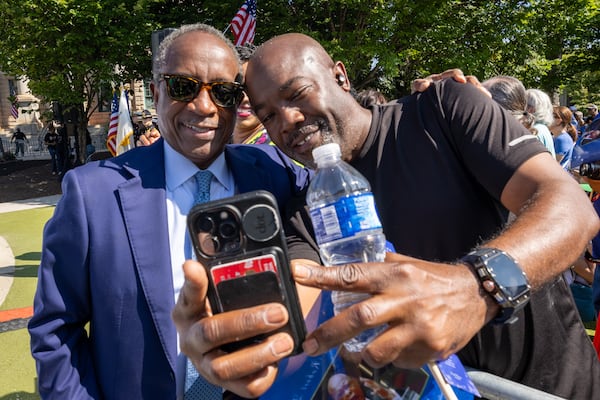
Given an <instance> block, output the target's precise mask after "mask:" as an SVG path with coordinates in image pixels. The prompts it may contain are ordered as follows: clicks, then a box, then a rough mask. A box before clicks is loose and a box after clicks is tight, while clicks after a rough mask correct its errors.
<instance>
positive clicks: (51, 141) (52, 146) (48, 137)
mask: <svg viewBox="0 0 600 400" xmlns="http://www.w3.org/2000/svg"><path fill="white" fill-rule="evenodd" d="M57 143H58V133H56V125H55V123H54V121H50V123H48V132H46V134H45V135H44V144H45V145H46V147H47V148H48V153H50V159H51V160H52V175H56V174H58V162H57V160H56V144H57Z"/></svg>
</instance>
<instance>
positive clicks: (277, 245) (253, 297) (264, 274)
mask: <svg viewBox="0 0 600 400" xmlns="http://www.w3.org/2000/svg"><path fill="white" fill-rule="evenodd" d="M187 224H188V230H189V232H190V235H191V240H192V244H193V247H194V251H195V254H196V258H197V259H198V261H200V262H202V263H203V264H204V266H205V267H206V269H207V274H208V278H209V281H210V285H209V288H208V299H209V301H210V306H211V308H212V311H213V313H215V314H217V313H222V312H225V311H231V310H236V309H240V308H247V307H252V306H256V305H260V304H265V303H272V302H276V303H281V304H283V305H284V306H285V307H286V308H287V310H288V314H289V321H288V323H287V325H286V326H284V327H283V328H281V329H280V330H279V331H283V332H287V333H289V334H290V335H291V336H292V338H293V339H294V344H295V346H294V352H293V353H292V354H298V353H300V352H301V351H302V348H301V343H302V341H303V340H304V337H305V336H306V326H305V324H304V318H303V316H302V310H301V308H300V303H299V301H298V293H297V292H296V285H295V283H294V281H293V279H292V274H291V272H290V269H289V265H290V264H289V259H288V252H287V246H286V241H285V235H284V232H283V228H282V224H281V218H280V215H279V210H278V207H277V202H276V200H275V198H274V197H273V195H272V194H271V193H269V192H267V191H264V190H259V191H254V192H248V193H243V194H239V195H235V196H232V197H228V198H225V199H221V200H215V201H210V202H207V203H202V204H198V205H196V206H194V207H193V208H192V210H191V211H190V213H189V214H188V218H187ZM264 339H265V335H258V336H255V337H253V338H250V339H246V340H241V341H238V342H234V343H230V344H227V345H225V346H223V347H222V348H223V349H224V350H225V351H235V350H237V349H240V348H242V347H246V346H248V345H251V344H254V343H259V342H261V341H263V340H264Z"/></svg>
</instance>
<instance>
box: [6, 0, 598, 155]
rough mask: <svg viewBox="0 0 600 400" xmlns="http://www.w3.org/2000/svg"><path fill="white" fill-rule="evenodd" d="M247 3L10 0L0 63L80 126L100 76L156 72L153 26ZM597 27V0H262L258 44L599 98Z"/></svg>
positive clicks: (374, 75) (394, 78)
mask: <svg viewBox="0 0 600 400" xmlns="http://www.w3.org/2000/svg"><path fill="white" fill-rule="evenodd" d="M38 3H39V4H38ZM242 3H243V0H237V1H234V2H223V1H222V0H129V1H117V0H46V1H43V2H38V1H35V0H20V1H17V0H5V1H4V2H2V3H1V4H0V27H1V28H3V32H4V36H3V37H0V70H3V71H4V72H7V73H9V74H13V75H22V76H27V77H28V78H29V79H30V87H31V88H32V89H33V91H34V92H35V93H36V94H37V95H41V96H43V97H44V98H45V99H47V100H51V101H59V102H61V103H62V104H64V105H66V106H68V107H71V108H74V109H77V113H78V114H79V115H81V118H80V119H79V122H80V126H81V129H80V132H79V134H80V135H82V134H84V132H85V129H83V128H84V126H85V125H84V124H87V120H88V118H89V115H90V114H91V113H92V112H93V111H94V107H95V105H96V104H97V103H96V102H95V101H93V99H95V98H96V97H97V95H98V91H99V88H100V87H101V86H102V85H106V84H107V83H111V82H117V83H118V82H126V81H129V80H130V79H132V78H142V77H150V72H151V65H150V61H151V54H150V38H151V32H152V31H153V30H159V29H164V28H171V27H177V26H180V25H181V24H185V23H195V22H204V23H207V24H210V25H213V26H214V27H216V28H217V29H220V30H222V31H227V28H228V24H229V23H230V21H231V19H232V18H233V16H234V14H235V13H236V11H237V9H238V8H239V7H240V6H241V5H242ZM599 30H600V1H599V0H530V1H523V0H492V1H489V0H446V1H442V0H421V1H419V2H415V1H409V0H327V1H325V0H287V1H280V0H258V10H257V30H256V38H255V43H256V44H260V43H262V42H263V41H265V40H267V39H268V38H270V37H272V36H274V35H278V34H281V33H286V32H302V33H306V34H308V35H310V36H312V37H314V38H315V39H317V40H318V41H319V42H321V43H322V44H323V46H324V47H325V49H326V50H327V51H328V52H329V53H330V54H331V55H332V57H333V58H334V59H336V60H342V61H344V63H345V65H346V67H347V70H348V74H349V76H350V78H351V81H352V83H353V86H354V87H355V88H356V89H362V88H367V87H372V88H376V89H378V90H380V91H382V92H383V93H384V94H385V95H386V96H387V97H388V98H391V97H397V96H401V95H404V94H408V93H409V91H410V83H411V81H412V80H414V79H415V78H419V77H423V76H426V75H429V74H431V73H435V72H441V71H444V70H445V69H448V68H461V69H462V70H463V71H464V72H465V73H467V74H473V75H476V76H477V77H479V78H480V79H481V80H483V79H486V78H488V77H491V76H494V75H499V74H505V75H513V76H516V77H518V78H519V79H521V80H522V81H523V82H524V83H525V84H526V85H527V86H530V87H539V88H541V89H544V90H545V91H547V92H548V93H554V92H558V91H562V90H565V89H566V90H568V91H569V93H571V101H573V102H575V103H578V104H584V103H587V102H592V101H594V102H600V94H599V93H598V90H597V87H598V84H599V83H600V72H598V65H600V39H599V38H600V32H599ZM226 35H227V36H229V37H232V34H231V32H226ZM116 66H118V67H119V69H117V70H115V67H116ZM82 142H83V143H84V141H83V140H80V141H79V143H80V146H83V145H84V144H83V143H82ZM81 153H82V154H83V152H81Z"/></svg>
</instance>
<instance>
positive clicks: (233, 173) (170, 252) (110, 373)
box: [28, 24, 318, 400]
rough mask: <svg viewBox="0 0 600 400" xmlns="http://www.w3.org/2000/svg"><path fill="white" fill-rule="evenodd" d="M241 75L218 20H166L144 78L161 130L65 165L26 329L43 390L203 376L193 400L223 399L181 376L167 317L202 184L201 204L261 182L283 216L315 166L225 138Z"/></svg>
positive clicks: (276, 314)
mask: <svg viewBox="0 0 600 400" xmlns="http://www.w3.org/2000/svg"><path fill="white" fill-rule="evenodd" d="M240 72H241V71H240V63H239V59H238V56H237V53H236V51H235V48H234V46H233V44H232V43H231V42H230V41H229V39H227V38H226V37H225V36H224V35H223V34H222V33H221V32H220V31H219V30H217V29H215V28H213V27H210V26H208V25H204V24H195V25H185V26H182V27H181V28H179V29H177V30H175V31H174V32H173V33H171V34H170V35H169V36H167V37H166V38H165V39H163V41H162V42H161V44H160V47H159V51H158V54H157V56H156V58H155V60H154V65H153V80H152V82H151V84H150V90H151V91H152V95H153V100H154V104H155V105H156V110H157V113H158V115H159V116H160V119H159V127H160V132H161V135H162V136H161V139H159V140H158V141H157V142H155V143H154V144H153V145H151V146H142V147H138V148H134V149H132V150H129V151H127V152H125V153H124V154H122V155H120V156H118V157H114V158H110V159H106V160H103V161H101V162H89V163H86V164H85V165H82V166H80V167H78V168H75V169H73V170H71V171H69V172H68V173H67V174H66V175H65V177H64V180H63V182H62V189H63V190H62V193H63V195H62V198H61V200H60V201H59V203H58V204H57V206H56V209H55V212H54V215H53V216H52V218H51V219H50V220H49V222H48V223H47V225H46V227H45V229H44V240H43V248H42V256H41V265H40V267H39V272H38V273H39V275H38V286H37V290H36V293H35V298H34V314H33V317H32V318H31V320H30V321H29V325H28V329H29V332H30V335H31V351H32V355H33V357H34V359H35V360H36V367H37V373H38V377H39V378H38V379H39V380H38V382H39V393H40V395H41V397H42V398H43V399H78V400H82V399H107V400H110V399H146V400H147V399H151V400H152V399H156V400H164V399H176V398H177V399H183V398H184V397H183V396H184V391H185V390H186V389H187V386H188V383H189V384H190V387H191V388H192V389H193V388H195V387H196V385H203V387H204V389H202V390H200V393H199V397H196V398H198V399H202V400H212V399H214V398H215V397H211V396H212V395H214V396H216V398H218V399H221V398H222V396H223V393H222V389H221V388H219V387H214V386H212V385H210V384H208V382H206V381H201V380H199V381H197V382H196V383H194V384H191V382H187V381H188V380H187V379H186V378H188V377H191V376H192V375H193V371H194V368H193V366H192V365H191V364H189V367H190V370H189V371H190V374H187V373H186V366H188V363H187V361H186V358H185V357H184V356H183V355H182V354H180V352H179V347H178V340H179V339H178V337H177V331H176V329H175V325H174V323H173V320H172V319H171V312H172V309H173V306H174V304H175V299H176V298H177V296H178V293H179V291H180V289H181V286H182V284H183V271H182V264H183V262H184V260H185V259H189V258H191V256H192V247H191V243H190V241H189V237H188V232H187V229H186V215H187V213H188V211H189V210H190V209H191V207H192V206H193V204H194V203H195V198H196V197H197V195H198V193H199V192H200V191H201V188H202V187H203V186H204V194H206V195H207V197H208V199H209V200H214V199H221V198H225V197H228V196H230V195H233V194H236V193H244V192H249V191H254V190H258V189H263V190H267V191H270V192H271V193H273V195H274V196H275V197H276V199H277V201H278V205H279V207H280V210H281V211H282V213H283V212H285V210H286V205H287V203H288V202H293V200H294V199H295V198H299V199H302V200H303V198H304V190H305V189H306V188H307V185H308V177H309V175H310V174H309V171H308V170H306V169H304V168H301V167H299V166H298V165H296V164H294V163H292V162H291V161H290V160H289V158H288V157H286V156H285V155H284V154H283V153H282V152H281V151H279V150H278V149H277V148H276V147H275V146H268V145H263V146H259V145H257V146H239V145H227V143H228V142H229V139H230V137H231V133H232V132H233V127H234V125H235V110H236V108H237V105H238V103H239V102H240V101H241V95H242V85H241V73H240ZM205 184H208V187H206V186H205ZM284 221H285V219H284ZM290 238H291V236H290ZM288 248H289V252H290V257H292V258H309V259H313V260H318V255H317V253H316V251H315V250H314V249H313V248H312V247H310V246H307V245H306V242H305V241H301V240H294V241H293V242H290V243H289V244H288ZM253 311H255V312H257V313H258V314H260V315H262V317H261V319H262V321H263V322H264V323H265V324H268V326H269V327H281V326H283V325H285V323H286V322H287V320H286V314H285V308H284V307H283V306H282V305H281V304H274V305H273V304H271V305H266V306H260V307H256V308H255V309H253ZM202 312H208V310H207V309H203V311H202ZM227 334H229V332H226V335H227ZM233 340H234V338H230V341H233ZM256 350H257V352H258V354H269V355H273V354H277V355H281V356H285V355H287V354H289V353H290V352H291V351H292V350H293V341H292V339H291V338H290V337H289V335H286V334H281V333H280V334H277V335H273V336H272V337H270V338H269V339H268V340H266V341H265V342H264V343H261V344H260V345H257V346H256ZM260 358H261V359H263V357H260ZM271 364H272V362H269V363H268V364H267V366H268V368H269V371H271V372H272V373H274V374H275V373H276V372H277V368H276V367H273V366H271ZM186 399H188V397H186Z"/></svg>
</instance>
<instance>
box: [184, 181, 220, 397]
mask: <svg viewBox="0 0 600 400" xmlns="http://www.w3.org/2000/svg"><path fill="white" fill-rule="evenodd" d="M194 178H195V179H196V185H197V191H196V195H195V196H194V205H196V204H199V203H206V202H207V201H209V200H210V181H211V179H212V173H211V172H210V171H208V170H205V171H198V172H196V175H194ZM183 398H184V400H217V399H218V400H221V399H222V398H223V390H222V389H221V388H220V387H219V386H215V385H213V384H211V383H209V382H207V381H206V380H205V379H204V378H203V377H202V376H201V375H200V374H199V373H198V371H196V368H195V367H194V365H193V364H192V362H191V361H190V360H189V358H186V371H185V388H184V396H183Z"/></svg>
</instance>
